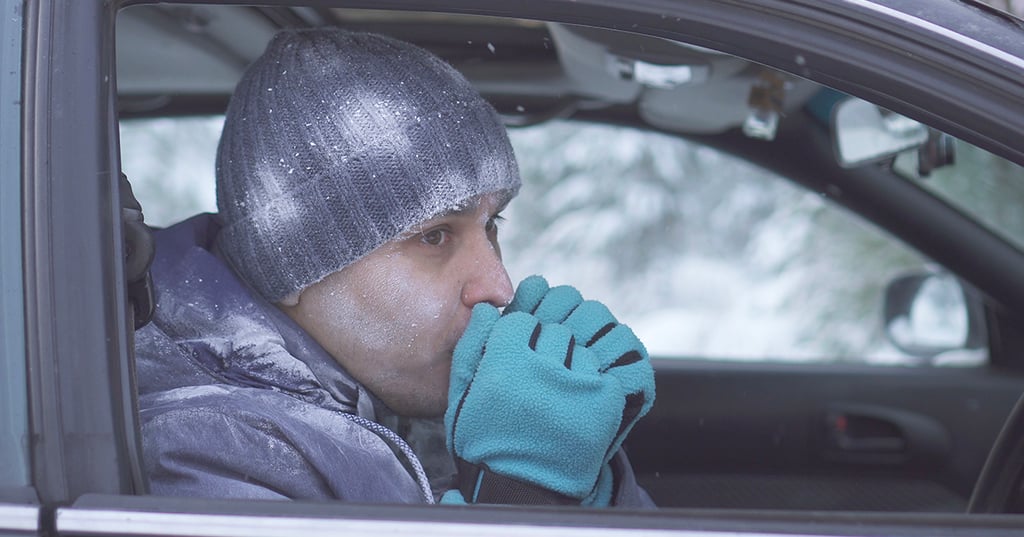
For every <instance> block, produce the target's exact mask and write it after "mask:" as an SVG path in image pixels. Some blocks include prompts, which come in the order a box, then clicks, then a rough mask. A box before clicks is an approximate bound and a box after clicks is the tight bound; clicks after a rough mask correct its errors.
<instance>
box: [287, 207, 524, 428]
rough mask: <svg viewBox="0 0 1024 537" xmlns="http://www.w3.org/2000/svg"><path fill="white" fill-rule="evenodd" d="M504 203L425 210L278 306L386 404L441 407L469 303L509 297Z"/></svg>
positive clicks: (400, 408) (430, 411)
mask: <svg viewBox="0 0 1024 537" xmlns="http://www.w3.org/2000/svg"><path fill="white" fill-rule="evenodd" d="M503 203H504V200H503V199H502V198H501V197H499V196H498V195H495V194H488V195H484V196H481V197H479V198H476V199H475V200H473V201H472V202H471V203H469V204H468V205H467V206H466V207H465V208H464V209H462V210H459V211H457V212H452V213H449V214H445V215H441V216H438V217H436V218H432V219H430V220H427V221H426V222H423V223H422V225H420V226H418V227H417V228H416V229H414V230H412V231H411V232H409V233H407V234H406V235H404V236H402V237H399V238H398V239H395V240H393V241H391V242H389V243H386V244H384V245H383V246H381V247H379V248H377V249H376V250H374V251H373V252H371V253H370V254H368V255H366V256H365V257H363V258H361V259H360V260H358V261H356V262H355V263H352V264H351V265H349V266H347V267H345V268H344V269H342V270H340V271H338V272H335V273H333V274H331V275H329V276H327V277H326V278H324V279H323V280H322V281H320V282H318V283H315V284H313V285H311V286H309V287H307V288H306V289H305V290H303V291H302V293H301V294H300V295H299V302H298V304H296V305H294V306H283V305H282V306H281V307H282V309H284V310H285V311H286V312H287V313H288V314H289V315H290V316H291V317H292V318H293V319H295V321H296V322H297V323H298V324H299V325H300V326H302V327H303V328H304V329H305V330H306V331H307V332H309V334H310V335H312V336H313V338H314V339H316V340H317V342H319V343H320V345H322V346H323V347H324V348H325V349H326V350H327V352H329V353H330V354H331V355H332V356H334V358H335V360H337V361H338V363H340V364H341V365H342V367H344V368H345V369H346V370H347V371H348V372H349V373H350V374H351V375H352V376H354V377H355V378H356V380H358V381H360V382H361V383H362V384H363V385H364V386H366V387H367V388H368V389H369V390H370V391H371V392H373V393H374V394H375V395H376V396H377V397H379V398H380V399H381V400H382V401H383V402H384V403H385V404H386V405H388V407H390V408H391V409H392V410H394V411H396V412H398V413H399V414H403V415H408V416H439V415H441V414H443V413H444V411H445V408H446V407H447V403H448V376H449V372H450V370H451V359H452V350H453V349H454V348H455V344H456V342H457V341H458V340H459V338H460V337H461V336H462V333H463V331H465V329H466V325H467V324H468V323H469V317H470V313H471V310H472V308H473V306H474V305H475V304H478V303H480V302H486V303H489V304H492V305H494V306H496V307H500V306H504V305H506V304H508V302H509V301H511V300H512V294H513V289H512V282H511V281H510V280H509V277H508V273H507V272H506V271H505V267H504V265H503V264H502V262H501V250H500V249H499V248H498V230H497V226H496V220H497V219H498V213H499V212H500V211H501V209H503V208H504V207H503Z"/></svg>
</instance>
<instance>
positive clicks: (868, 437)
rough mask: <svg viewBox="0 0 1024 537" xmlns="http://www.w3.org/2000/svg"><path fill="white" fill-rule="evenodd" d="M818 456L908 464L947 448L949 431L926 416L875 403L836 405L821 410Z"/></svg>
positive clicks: (867, 462) (939, 454)
mask: <svg viewBox="0 0 1024 537" xmlns="http://www.w3.org/2000/svg"><path fill="white" fill-rule="evenodd" d="M823 422H824V434H823V439H824V441H823V445H822V450H821V453H822V455H823V456H824V457H825V458H826V459H828V460H831V461H835V462H844V463H856V464H886V465H891V464H911V463H919V462H926V461H931V460H937V459H938V458H941V457H942V456H944V455H945V454H946V453H947V452H948V451H949V432H948V431H947V430H946V428H945V426H943V425H942V423H940V422H939V421H938V420H937V419H935V418H932V417H930V416H927V415H924V414H919V413H916V412H910V411H907V410H903V409H896V408H890V407H883V406H875V405H863V404H836V405H832V406H831V407H830V408H829V409H828V410H827V411H826V413H825V417H824V420H823Z"/></svg>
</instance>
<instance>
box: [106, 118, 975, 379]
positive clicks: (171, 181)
mask: <svg viewBox="0 0 1024 537" xmlns="http://www.w3.org/2000/svg"><path fill="white" fill-rule="evenodd" d="M220 124H221V120H220V119H219V118H189V119H161V120H149V121H126V122H124V123H123V126H122V142H121V143H122V158H123V169H124V170H125V171H126V173H128V175H129V177H130V178H131V180H132V183H133V185H134V187H135V189H136V191H137V194H138V197H139V198H140V201H141V202H142V205H143V208H144V210H145V214H146V221H147V222H148V223H150V224H151V225H157V226H163V225H168V224H170V223H173V222H175V221H177V220H180V219H182V218H184V217H187V216H189V215H191V214H194V213H196V212H200V211H211V212H212V211H215V210H216V200H215V193H214V187H213V158H214V154H215V150H216V145H217V138H218V136H219V133H220ZM511 136H512V140H513V144H514V145H515V147H516V152H517V156H518V158H519V161H520V166H521V170H522V174H523V180H524V187H523V189H522V192H521V194H520V196H519V197H518V198H517V199H516V200H515V201H513V203H512V204H511V205H510V207H509V208H508V210H507V211H506V212H505V216H506V218H507V221H506V222H504V223H503V226H502V228H501V231H500V238H501V243H502V247H503V252H504V256H505V260H506V263H507V266H508V269H509V273H510V275H511V276H512V279H513V281H514V282H516V281H519V280H521V279H522V278H524V277H526V276H528V275H530V274H534V273H538V274H543V275H544V276H545V277H547V278H548V280H549V281H550V282H552V284H558V283H569V284H572V285H575V286H576V287H578V288H579V289H580V290H581V291H582V292H583V294H584V296H586V297H588V298H595V299H598V300H601V301H603V302H605V303H606V304H608V306H609V307H610V309H611V310H612V311H613V312H614V313H615V314H616V315H617V316H618V317H619V318H620V320H622V321H623V322H625V323H627V324H629V325H630V326H632V327H633V328H634V329H635V330H636V332H637V333H638V334H639V335H640V337H641V339H642V340H643V341H644V343H645V344H646V345H647V346H648V349H649V350H650V351H651V353H652V355H656V356H666V357H685V358H712V359H728V360H772V361H779V360H781V361H801V362H846V363H865V362H866V363H877V364H916V363H918V362H917V360H916V359H914V358H912V357H909V356H906V355H903V354H902V353H900V352H899V351H897V350H896V349H894V348H893V347H892V346H891V345H890V344H888V342H887V340H886V339H885V337H884V336H883V331H882V326H881V308H882V293H883V290H884V287H885V285H886V284H887V283H888V282H889V281H890V280H891V279H892V278H893V277H895V276H897V275H899V274H901V273H904V272H906V271H908V270H914V269H916V270H920V269H922V268H923V267H926V266H928V262H927V260H925V259H923V258H921V257H920V256H918V255H917V254H916V253H915V252H913V251H911V250H909V249H907V248H906V247H904V246H902V244H900V243H899V242H897V241H896V240H895V239H892V238H891V237H889V236H887V235H886V234H884V233H883V232H881V231H879V230H877V229H875V228H873V227H871V226H869V225H867V224H865V223H864V222H862V221H861V220H859V219H858V218H857V217H854V216H852V215H850V214H848V213H846V212H845V211H843V210H841V209H838V208H836V207H832V206H830V205H828V203H827V202H826V201H825V200H824V199H822V198H820V197H818V196H817V195H815V194H813V193H808V192H806V191H803V190H801V189H799V188H797V187H794V186H792V185H791V184H789V183H788V182H786V181H784V180H781V179H779V178H776V177H773V176H772V175H770V174H768V173H766V172H764V171H762V170H760V169H758V168H755V167H752V166H750V165H747V164H745V163H743V162H738V161H735V160H733V159H731V158H730V157H727V156H724V155H722V154H719V153H717V152H714V151H712V150H709V149H707V148H704V147H700V146H695V145H692V144H687V143H684V142H682V141H680V140H678V139H675V138H672V137H669V136H664V135H658V134H652V133H645V132H640V131H635V130H630V129H622V128H613V127H606V126H596V125H585V124H578V123H559V122H552V123H548V124H545V125H543V126H539V127H531V128H526V129H515V130H512V131H511ZM930 322H931V323H932V327H931V329H933V330H939V331H946V332H949V331H953V330H963V323H964V321H963V318H962V316H959V315H956V314H955V312H954V314H946V315H933V316H932V318H931V321H930ZM955 358H956V360H954V361H957V362H959V363H977V362H978V361H979V360H983V359H984V356H983V355H979V354H977V353H976V354H974V355H971V356H969V357H967V359H966V362H965V361H964V360H963V358H964V357H963V356H959V357H955Z"/></svg>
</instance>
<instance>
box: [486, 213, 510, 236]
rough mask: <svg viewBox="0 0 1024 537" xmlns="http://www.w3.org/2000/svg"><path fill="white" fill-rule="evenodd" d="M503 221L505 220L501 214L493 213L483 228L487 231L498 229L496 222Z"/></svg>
mask: <svg viewBox="0 0 1024 537" xmlns="http://www.w3.org/2000/svg"><path fill="white" fill-rule="evenodd" d="M503 221H505V218H504V217H503V216H501V215H495V216H494V217H492V218H491V219H490V220H488V221H487V224H486V225H485V226H484V229H485V230H487V232H488V233H490V232H492V231H497V230H498V222H503Z"/></svg>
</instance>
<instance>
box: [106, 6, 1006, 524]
mask: <svg viewBox="0 0 1024 537" xmlns="http://www.w3.org/2000/svg"><path fill="white" fill-rule="evenodd" d="M327 25H330V26H340V27H343V28H348V29H353V30H360V31H367V32H376V33H382V34H386V35H390V36H393V37H396V38H399V39H403V40H406V41H410V42H413V43H416V44H418V45H420V46H422V47H424V48H426V49H428V50H430V51H432V52H434V53H436V54H437V55H439V56H440V57H441V58H443V59H445V60H446V61H448V62H450V63H451V64H452V65H453V66H455V67H456V68H457V69H458V70H459V71H461V72H462V73H463V74H465V75H466V77H467V78H468V79H469V80H470V81H471V82H472V83H473V84H474V85H475V86H476V87H477V89H478V90H479V91H480V92H481V93H482V94H483V95H484V96H485V98H487V99H488V100H489V101H490V102H491V103H492V104H493V105H494V107H495V108H496V109H497V110H498V112H499V113H500V114H501V116H502V118H503V120H504V121H505V123H506V125H508V127H509V128H510V130H512V131H513V132H514V131H516V130H517V129H527V128H530V127H533V126H537V125H544V124H549V123H557V122H567V123H570V124H598V125H607V126H612V127H625V128H629V129H633V130H639V131H643V132H653V133H659V135H664V136H668V137H671V138H673V139H678V140H682V141H684V142H686V143H690V144H695V145H696V146H700V147H707V148H712V149H714V150H715V151H719V152H722V153H724V154H727V155H729V156H730V157H732V158H735V159H738V160H741V161H744V162H747V163H750V164H752V165H754V166H756V167H758V168H761V169H765V170H769V171H770V172H772V173H773V174H775V175H777V176H779V177H782V178H785V179H786V180H788V181H789V182H790V183H791V184H793V185H795V186H797V187H799V188H800V189H801V190H802V191H806V192H809V193H811V194H812V195H813V197H815V198H816V199H819V200H825V201H827V203H828V204H830V205H835V206H838V207H842V208H843V210H844V211H848V212H850V213H853V214H856V215H858V218H861V219H863V220H864V221H866V222H870V223H871V225H872V226H875V227H877V228H880V229H882V230H884V231H885V232H886V233H887V234H888V236H891V237H894V238H895V239H896V240H897V241H899V242H903V243H906V244H908V245H910V246H911V247H912V248H914V249H915V250H916V251H918V252H920V254H921V256H922V257H923V258H925V259H927V260H928V263H929V264H930V266H935V267H939V269H937V270H939V271H941V272H942V273H944V274H950V273H951V274H955V275H956V276H957V280H956V281H957V282H958V283H957V285H958V286H959V287H957V289H963V301H964V304H965V311H966V312H967V313H965V314H964V315H965V317H964V318H965V319H966V320H965V321H964V322H965V323H966V324H965V326H967V327H968V328H967V336H966V339H965V340H964V342H963V345H962V346H963V347H964V348H965V349H967V350H972V351H978V352H981V354H982V355H983V358H982V360H981V365H975V366H972V367H936V366H930V365H923V366H920V367H917V366H915V367H897V366H892V367H890V366H877V365H864V364H863V363H857V362H856V361H843V360H837V361H833V362H832V363H828V364H811V363H806V362H801V361H796V362H788V363H778V362H771V363H765V362H751V361H734V360H732V361H731V360H719V359H714V357H711V359H707V358H706V357H702V359H695V360H686V359H679V358H678V357H670V356H657V355H655V356H653V358H654V363H655V367H656V371H657V375H658V376H657V383H658V399H657V404H656V405H655V407H654V410H653V411H652V412H651V414H650V415H648V416H647V417H646V418H645V419H644V420H642V421H641V422H640V423H639V424H638V426H637V427H636V429H635V430H634V431H633V433H632V434H631V436H630V437H629V439H628V441H627V443H626V446H625V448H626V450H627V452H628V453H629V455H630V458H631V460H632V462H633V465H634V468H635V470H636V472H637V474H638V478H639V479H640V481H641V484H642V485H643V486H644V487H645V488H646V489H647V491H648V492H649V493H650V494H651V496H652V498H653V499H654V500H655V503H657V504H658V505H659V506H662V507H678V508H687V509H710V510H717V509H730V510H753V511H761V510H778V511H803V512H818V511H844V512H864V511H869V512H897V513H963V512H965V511H967V510H968V509H969V507H970V509H972V510H974V511H979V512H981V511H1002V512H1024V502H1022V500H1024V492H1022V490H1021V486H1020V483H1021V482H1020V481H1019V479H1020V478H1021V476H1024V473H1022V472H1021V471H1020V466H1021V465H1022V463H1021V460H1022V459H1024V455H1022V453H1024V449H1022V448H1021V445H1022V444H1021V442H1024V432H1022V431H1021V430H1020V425H1019V423H1020V422H1022V421H1024V418H1018V419H1017V420H1016V421H1017V422H1018V425H1017V426H1016V429H1014V430H1013V431H1009V432H1003V438H1002V439H1001V440H1000V446H1001V447H999V448H998V450H1001V451H1000V452H1001V453H1003V455H1001V456H1000V457H1001V460H1002V461H1004V462H1000V463H990V467H989V468H987V469H985V472H984V474H985V476H984V478H982V479H981V482H980V483H981V485H979V476H981V475H982V474H983V468H985V462H986V460H988V458H989V452H990V449H991V448H992V446H993V444H995V443H996V440H997V438H999V435H1000V431H1002V430H1003V426H1004V421H1005V420H1006V418H1007V417H1008V416H1010V415H1011V411H1012V410H1013V408H1014V406H1015V404H1016V403H1017V401H1018V399H1019V397H1020V394H1021V393H1022V391H1024V374H1022V372H1024V356H1020V355H1019V354H1017V351H1020V350H1021V347H1020V344H1019V343H1020V340H1021V339H1024V338H1021V337H1020V334H1021V331H1020V328H1019V327H1020V326H1021V325H1019V324H1015V321H1016V319H1017V317H1016V315H1017V314H1018V313H1020V312H1016V313H1015V312H1014V311H1013V310H1012V309H1009V308H1005V307H1002V306H1001V305H1000V303H999V301H998V298H999V297H1000V296H1006V295H1004V294H1003V293H1005V292H1006V289H1005V287H1003V286H1002V285H1003V284H1002V283H1001V281H1000V280H999V279H993V278H988V277H987V275H986V274H985V273H984V270H983V269H979V268H977V266H976V265H972V264H971V263H970V262H969V260H968V259H965V257H967V256H965V253H964V250H961V249H959V248H954V247H951V246H950V244H951V243H950V242H949V241H948V240H944V239H943V238H942V237H940V236H937V234H936V232H935V230H936V229H937V228H944V229H957V230H958V231H957V233H958V236H957V239H958V241H960V242H962V243H970V244H973V247H975V248H979V249H981V248H986V247H987V246H985V245H987V244H992V245H993V246H992V248H993V249H996V248H1005V247H1006V246H1005V245H1002V244H996V242H998V241H995V239H992V238H991V234H990V233H989V232H988V231H987V230H986V229H985V228H984V227H983V226H981V225H979V224H978V223H977V222H975V221H974V220H972V219H971V218H970V217H968V216H966V215H965V214H963V213H962V212H959V211H957V210H951V209H950V208H949V207H950V205H949V203H948V202H946V201H943V200H941V199H940V198H938V197H936V196H935V195H933V194H931V193H929V190H928V188H930V187H922V186H920V185H919V184H918V183H919V180H920V179H921V178H922V177H926V176H928V175H929V174H931V173H932V172H933V171H935V172H936V173H940V172H939V170H941V169H943V168H945V167H947V166H949V165H951V164H952V163H953V162H955V161H956V159H957V158H958V156H961V155H960V154H958V153H957V150H959V149H960V147H959V146H956V144H955V143H954V140H953V139H952V138H951V137H949V136H948V135H945V134H943V133H941V132H939V131H937V130H935V129H932V128H930V127H926V126H924V125H922V124H920V123H917V122H916V121H912V120H909V119H908V118H906V117H903V116H900V115H898V114H894V113H891V112H888V111H886V110H882V109H880V108H878V107H875V106H874V105H869V103H867V102H865V101H861V100H860V99H851V98H849V97H848V96H847V95H846V94H844V93H842V92H839V91H836V90H835V89H832V88H830V87H827V86H825V85H822V84H820V83H817V82H814V81H812V80H809V79H807V78H803V77H800V76H796V75H794V74H792V73H789V72H785V71H782V70H778V69H774V68H771V67H769V66H766V65H764V64H761V63H758V62H755V61H751V60H747V59H744V58H741V57H738V56H736V55H733V54H726V53H724V52H720V51H718V50H714V49H712V48H707V47H706V46H705V45H707V43H703V44H702V45H695V44H689V43H685V42H681V41H673V40H668V39H663V38H658V37H652V36H649V35H644V34H642V33H637V31H639V29H637V30H636V31H628V30H630V29H629V28H626V29H616V30H613V29H609V28H603V27H597V26H586V25H580V24H570V23H565V22H552V21H541V20H528V19H519V18H507V17H500V16H483V15H462V14H452V13H425V12H414V11H391V10H385V9H379V10H378V9H348V8H325V7H280V6H275V7H250V6H238V5H224V6H219V5H177V4H153V5H138V6H130V7H127V8H125V9H123V10H122V11H121V12H120V14H119V15H118V19H117V22H116V31H117V42H116V51H117V57H116V60H117V80H116V85H117V103H116V106H117V113H118V115H119V118H120V119H121V121H122V122H130V121H133V120H146V119H157V118H171V119H173V118H184V117H192V116H217V115H220V114H222V113H223V111H224V109H225V108H226V106H227V102H228V99H229V97H230V95H231V92H232V90H233V88H234V85H235V83H236V82H237V80H238V79H239V77H240V76H241V74H242V72H243V71H244V69H245V68H246V66H247V65H248V64H249V63H250V62H251V61H252V60H254V59H255V58H256V57H257V56H258V55H259V54H260V53H261V52H262V50H263V48H264V46H265V45H266V43H267V42H268V41H269V40H270V38H271V37H272V36H273V35H274V34H275V33H276V32H277V31H278V30H280V29H282V28H292V27H315V26H327ZM624 30H625V31H624ZM797 63H800V60H799V59H797ZM844 103H847V104H844ZM865 105H867V106H865ZM857 107H860V108H859V109H858V108H857ZM858 110H859V112H858ZM840 111H843V112H848V113H850V114H851V118H852V119H850V120H849V121H845V120H843V119H841V116H840ZM865 118H867V119H865ZM858 121H859V122H863V124H862V125H861V127H862V128H864V129H866V130H867V132H869V133H870V134H869V135H868V136H869V137H871V139H872V142H874V143H875V144H876V145H875V146H873V147H872V148H869V149H867V150H863V148H864V146H865V144H864V143H862V142H863V140H860V142H861V143H858V141H857V140H853V141H849V140H847V139H845V138H843V139H841V136H846V135H847V133H849V132H855V129H849V130H848V131H842V129H839V128H837V124H846V125H852V124H853V123H856V122H858ZM126 132H128V131H126V130H124V128H123V127H122V140H121V143H122V145H123V146H127V145H129V144H130V140H127V139H126V138H125V133H126ZM591 136H600V134H594V135H591ZM853 136H856V134H854V135H853ZM595 143H596V140H595ZM906 153H909V154H912V155H913V157H914V162H913V164H912V165H911V167H912V168H913V170H914V175H915V177H914V178H913V180H898V181H897V180H894V177H896V175H895V173H894V172H893V166H894V161H895V159H896V156H897V155H898V154H906ZM1017 168H1019V167H1015V170H1016V169H1017ZM1018 171H1019V170H1018ZM122 172H123V178H124V180H123V182H122V190H121V197H122V206H123V207H124V208H125V210H124V211H123V215H124V217H125V235H126V240H127V241H128V244H129V246H128V250H129V258H128V259H129V261H128V267H129V268H128V269H127V270H126V276H127V279H128V281H129V285H130V287H129V293H128V294H129V298H130V299H131V302H132V314H133V323H134V325H135V326H136V327H139V326H142V325H143V324H145V322H146V321H147V319H148V317H149V316H150V314H151V312H152V308H153V304H154V300H156V298H155V297H154V296H153V295H152V290H151V285H150V282H149V281H148V274H147V271H146V267H147V266H148V263H149V262H150V260H151V259H152V249H153V244H152V237H151V236H150V234H149V232H148V229H147V228H146V226H145V225H144V223H143V222H144V221H143V216H142V215H144V214H146V212H147V202H146V201H143V202H142V204H141V205H140V204H139V200H141V199H142V196H141V195H140V196H139V197H138V200H137V199H136V196H134V195H133V194H132V189H133V188H134V189H135V191H136V192H138V191H139V185H138V184H135V183H134V182H133V170H132V169H128V168H122ZM1014 173H1017V171H1014ZM130 183H131V184H130ZM910 212H913V213H914V214H916V215H919V216H918V217H915V218H909V217H907V214H908V213H910ZM993 241H995V242H993ZM1017 247H1018V248H1019V247H1020V246H1019V245H1018V246H1017ZM979 251H980V250H979ZM865 255H870V252H868V254H865ZM834 262H835V263H839V262H841V261H839V260H836V261H834ZM823 263H825V264H826V265H827V260H826V261H823ZM927 281H928V278H927V277H925V276H922V275H917V276H916V277H909V278H905V279H903V280H901V283H898V284H893V285H892V286H890V292H889V294H888V295H887V296H885V297H884V298H883V297H878V298H877V304H878V317H879V318H881V317H882V303H883V302H884V301H886V305H885V307H886V311H887V313H885V318H886V319H887V320H892V319H896V318H898V317H899V316H900V315H904V316H905V315H907V314H908V312H909V310H910V308H911V304H912V302H913V300H914V297H915V296H917V294H918V293H919V291H920V289H922V288H923V287H924V285H925V284H926V283H927ZM808 292H811V293H813V289H810V290H808ZM958 292H959V291H958ZM879 323H880V321H879ZM879 326H881V325H880V324H879ZM996 332H999V333H1002V334H1004V335H1005V336H1006V339H1005V340H1000V341H1001V343H998V344H997V343H995V341H996V340H994V339H992V338H991V334H994V333H996ZM736 337H737V338H742V337H743V335H742V334H737V335H736ZM1014 338H1015V339H1014ZM897 345H898V343H897ZM915 345H916V347H915ZM902 348H903V349H904V351H905V352H907V353H908V354H909V355H914V356H933V355H935V354H937V351H935V349H932V348H931V347H929V346H928V343H927V342H926V343H916V342H911V343H907V344H906V345H904V346H903V347H902ZM979 349H980V351H979ZM915 353H916V354H915ZM1021 413H1022V412H1021V410H1019V409H1018V410H1017V411H1016V414H1017V415H1020V414H1021ZM1008 430H1009V429H1008ZM1006 461H1011V462H1012V461H1016V462H1013V463H1012V464H1015V465H1016V468H1017V469H1016V470H1015V471H1009V473H1007V472H1006V471H1000V470H998V469H997V468H994V467H992V466H991V465H1001V466H1002V467H1003V468H1006V466H1005V465H1008V464H1011V462H1006ZM1007 476H1009V477H1007ZM978 486H981V487H982V488H983V490H982V492H980V493H979V492H977V491H976V487H978ZM993 491H994V492H993ZM972 494H973V495H974V496H975V499H974V502H973V504H972Z"/></svg>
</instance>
